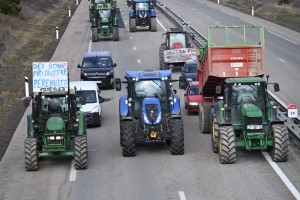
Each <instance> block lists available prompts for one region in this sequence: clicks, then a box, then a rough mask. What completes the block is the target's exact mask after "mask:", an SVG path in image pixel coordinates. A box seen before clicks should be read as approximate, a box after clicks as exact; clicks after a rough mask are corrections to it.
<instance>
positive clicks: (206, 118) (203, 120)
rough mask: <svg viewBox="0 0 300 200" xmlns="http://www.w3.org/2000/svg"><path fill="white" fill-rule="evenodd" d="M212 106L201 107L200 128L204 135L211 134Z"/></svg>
mask: <svg viewBox="0 0 300 200" xmlns="http://www.w3.org/2000/svg"><path fill="white" fill-rule="evenodd" d="M210 126H211V124H210V106H202V105H201V104H200V105H199V127H200V130H201V132H202V133H203V134H206V133H210Z"/></svg>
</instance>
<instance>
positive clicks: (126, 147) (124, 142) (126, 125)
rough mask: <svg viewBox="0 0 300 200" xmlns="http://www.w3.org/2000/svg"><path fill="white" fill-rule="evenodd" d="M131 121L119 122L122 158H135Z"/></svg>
mask: <svg viewBox="0 0 300 200" xmlns="http://www.w3.org/2000/svg"><path fill="white" fill-rule="evenodd" d="M132 123H133V122H131V121H121V146H122V148H123V151H122V152H123V156H124V157H133V156H135V139H134V132H133V129H132Z"/></svg>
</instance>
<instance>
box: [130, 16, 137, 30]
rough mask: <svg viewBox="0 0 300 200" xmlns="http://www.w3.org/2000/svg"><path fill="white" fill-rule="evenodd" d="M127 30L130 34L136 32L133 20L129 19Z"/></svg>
mask: <svg viewBox="0 0 300 200" xmlns="http://www.w3.org/2000/svg"><path fill="white" fill-rule="evenodd" d="M129 30H130V32H136V22H135V18H129Z"/></svg>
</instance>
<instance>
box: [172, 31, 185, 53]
mask: <svg viewBox="0 0 300 200" xmlns="http://www.w3.org/2000/svg"><path fill="white" fill-rule="evenodd" d="M170 48H171V49H178V48H186V42H185V34H183V33H170Z"/></svg>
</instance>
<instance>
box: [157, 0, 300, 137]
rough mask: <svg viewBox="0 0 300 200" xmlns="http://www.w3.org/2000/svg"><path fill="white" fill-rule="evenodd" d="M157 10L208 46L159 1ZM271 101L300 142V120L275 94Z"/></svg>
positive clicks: (279, 115)
mask: <svg viewBox="0 0 300 200" xmlns="http://www.w3.org/2000/svg"><path fill="white" fill-rule="evenodd" d="M156 8H158V9H159V10H160V11H161V12H162V13H164V14H165V15H166V16H167V17H168V18H169V19H170V20H171V21H172V22H174V23H175V24H176V25H177V26H178V27H181V28H182V29H183V30H185V31H186V32H187V33H188V34H189V36H190V39H191V40H192V41H193V43H194V44H195V46H197V47H198V48H199V47H205V46H206V45H207V38H205V37H204V36H203V35H201V34H200V33H199V32H198V31H197V30H196V29H195V28H193V27H192V26H191V25H190V24H189V22H186V21H184V20H183V19H182V18H180V17H179V16H178V15H176V14H175V13H174V12H172V11H171V10H170V9H169V8H167V7H166V6H165V4H162V3H160V2H159V1H157V2H156ZM269 99H270V100H271V101H273V102H274V103H275V104H276V105H277V106H278V110H277V112H278V113H277V118H278V119H279V120H280V121H284V122H285V125H286V126H287V127H288V129H289V130H290V132H292V133H293V134H294V135H295V137H297V138H298V139H299V140H300V118H299V117H297V118H289V117H288V112H287V111H288V110H287V106H286V105H285V104H284V103H283V102H282V101H281V100H280V99H278V98H277V97H276V96H275V95H274V94H270V92H269Z"/></svg>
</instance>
